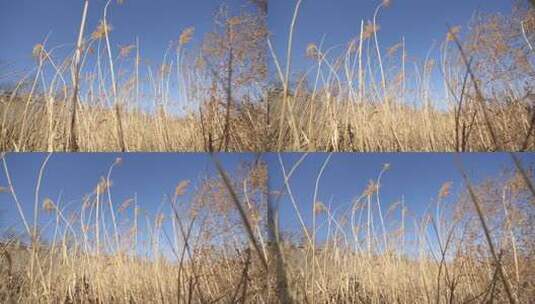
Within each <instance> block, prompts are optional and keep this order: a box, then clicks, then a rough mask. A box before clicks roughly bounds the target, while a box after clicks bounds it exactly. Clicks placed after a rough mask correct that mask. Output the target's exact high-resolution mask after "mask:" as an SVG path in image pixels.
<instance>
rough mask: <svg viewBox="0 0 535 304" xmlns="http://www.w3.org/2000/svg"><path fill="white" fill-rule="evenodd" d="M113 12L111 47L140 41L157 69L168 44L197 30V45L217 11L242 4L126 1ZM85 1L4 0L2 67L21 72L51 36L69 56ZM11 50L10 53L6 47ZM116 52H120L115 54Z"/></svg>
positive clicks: (96, 13) (92, 14)
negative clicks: (185, 31)
mask: <svg viewBox="0 0 535 304" xmlns="http://www.w3.org/2000/svg"><path fill="white" fill-rule="evenodd" d="M115 2H116V1H115V0H114V4H113V5H112V6H111V7H110V9H109V20H110V23H111V25H112V26H113V29H114V30H113V32H112V34H111V39H112V46H114V47H117V46H118V45H128V44H132V43H134V42H135V40H136V37H139V40H140V45H141V47H140V49H141V52H142V53H141V55H142V57H143V58H147V59H150V60H151V61H153V62H155V63H158V62H161V58H162V57H163V54H164V52H165V50H166V48H167V46H168V44H169V41H171V40H175V41H176V39H178V36H179V35H180V32H181V31H182V30H183V29H185V28H187V27H190V26H193V27H195V28H196V34H195V36H194V40H193V42H194V43H198V42H199V41H200V40H201V39H202V36H203V35H204V33H206V32H207V31H209V30H211V29H212V27H213V22H212V19H213V15H214V13H215V12H216V9H217V8H218V7H219V6H220V5H221V4H222V3H227V4H228V5H229V7H231V8H238V7H240V6H241V5H242V4H243V0H225V1H223V0H210V1H208V0H201V1H187V0H150V1H142V0H126V1H124V4H122V5H117V4H115ZM105 3H106V1H105V0H91V1H90V6H89V16H88V24H87V29H86V30H87V33H88V34H90V33H91V32H92V31H93V30H94V29H95V28H96V26H97V24H98V22H99V20H100V19H101V18H102V11H103V8H104V5H105ZM82 4H83V1H82V0H47V1H36V0H16V1H11V0H2V1H0V37H1V38H0V39H1V41H2V42H1V44H2V46H4V47H2V48H1V49H0V62H10V63H13V64H16V65H17V66H18V67H19V68H22V67H27V66H28V64H31V63H32V60H31V53H32V49H33V46H34V45H35V44H36V43H39V42H42V41H43V40H44V39H45V37H47V35H48V37H49V38H48V43H47V46H49V47H55V46H59V45H63V44H69V45H68V48H67V49H68V50H69V51H71V50H72V48H73V46H74V43H75V41H76V38H77V35H78V28H79V26H80V19H81V14H82ZM6 46H9V47H6ZM115 50H116V51H117V49H115Z"/></svg>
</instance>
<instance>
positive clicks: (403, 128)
mask: <svg viewBox="0 0 535 304" xmlns="http://www.w3.org/2000/svg"><path fill="white" fill-rule="evenodd" d="M296 3H297V5H296V8H295V16H294V19H293V20H292V22H291V23H290V36H289V39H288V45H287V50H288V54H289V55H290V56H287V58H292V57H297V56H299V57H302V56H306V57H307V58H308V61H307V62H308V63H309V66H307V67H305V70H304V71H300V70H294V69H293V66H292V64H291V61H290V60H287V61H286V62H281V60H279V57H280V56H278V55H280V54H276V53H275V52H274V51H273V46H272V44H271V38H270V37H271V36H270V33H269V29H267V23H266V12H265V11H264V10H263V6H255V5H253V4H251V6H250V9H249V10H248V11H246V12H244V13H241V14H239V15H236V16H233V15H229V14H228V12H226V11H222V12H221V13H220V14H216V17H215V21H214V22H217V23H216V24H218V26H219V27H216V29H215V30H214V31H213V32H211V33H208V34H206V35H205V36H204V37H202V44H201V46H200V47H198V48H193V47H192V48H191V49H189V48H188V43H189V42H190V40H191V39H192V37H193V36H194V35H195V32H194V29H193V28H187V29H185V30H184V31H183V32H182V33H181V34H180V35H179V36H178V38H177V39H176V41H174V44H173V45H171V46H170V47H169V49H167V50H165V56H164V59H163V61H162V62H161V63H159V64H157V65H154V64H153V65H147V64H145V63H144V61H143V54H142V53H141V52H140V49H139V47H140V46H139V42H136V43H134V44H132V45H128V46H122V47H120V48H118V49H116V48H114V47H111V46H110V45H113V44H112V43H111V42H110V40H111V39H112V38H113V31H112V29H113V27H112V26H109V25H107V23H106V22H110V21H109V20H107V19H106V18H105V19H104V21H103V22H101V24H100V25H99V26H98V27H97V28H96V29H94V30H93V32H91V34H88V32H90V30H91V29H86V31H85V32H84V31H80V39H79V41H78V44H77V45H79V48H78V49H75V50H74V51H73V52H72V54H71V55H72V57H71V56H67V57H66V58H63V57H60V56H59V55H56V50H55V48H54V47H49V46H47V45H43V44H41V43H38V44H36V46H35V48H34V52H33V56H34V60H35V63H36V67H35V69H34V70H33V71H30V72H28V73H27V74H24V75H23V76H21V79H20V81H17V82H16V85H14V86H13V87H11V88H9V90H7V91H6V92H5V93H4V94H3V95H2V96H1V97H0V114H2V116H1V117H2V118H1V123H0V134H1V135H2V136H1V137H0V147H1V148H2V150H4V151H256V152H262V151H361V152H366V151H377V152H378V151H392V152H397V151H400V152H401V151H459V152H462V151H465V152H468V151H533V150H534V148H535V137H534V136H533V132H534V127H533V125H534V122H535V111H534V110H533V103H534V98H535V95H534V93H533V88H534V82H533V79H535V77H533V76H534V73H535V72H534V58H535V55H534V54H535V52H534V50H533V46H532V43H531V42H530V41H531V40H532V38H533V36H534V35H535V21H534V20H535V17H534V9H533V8H531V7H530V6H528V5H527V4H526V5H521V4H518V5H515V8H514V9H513V11H512V12H510V13H506V14H495V15H484V14H476V16H475V17H474V18H473V20H471V21H470V22H467V24H464V25H457V26H452V27H451V28H450V29H449V31H446V30H445V32H444V33H437V39H439V41H440V44H439V45H438V46H435V49H434V51H435V53H439V55H437V56H436V57H434V58H425V60H423V59H422V60H420V59H414V58H412V57H410V54H408V53H407V51H406V49H407V46H406V43H405V41H404V40H401V41H400V42H399V43H397V44H395V45H393V46H385V45H381V43H380V36H381V29H380V19H381V12H382V11H383V10H387V9H395V8H391V7H389V6H390V1H384V2H382V3H380V4H379V6H378V7H377V9H376V10H375V13H374V14H373V18H372V19H371V20H370V21H364V20H363V21H362V23H361V28H360V32H356V33H355V38H354V39H352V40H350V41H348V42H347V43H346V44H345V45H344V48H343V49H342V50H341V51H340V50H339V51H337V52H334V51H332V50H331V48H329V47H328V46H323V45H321V44H320V45H317V44H316V43H314V42H311V43H310V45H309V46H308V48H307V50H306V54H297V53H295V51H294V50H293V45H292V38H293V36H292V35H293V30H294V28H296V27H298V26H299V22H298V15H299V14H306V11H303V12H301V11H300V9H301V7H300V5H301V3H302V1H297V2H296ZM107 4H108V5H110V2H108V3H107ZM111 4H113V3H111ZM108 5H107V6H106V9H110V10H111V9H120V6H114V5H110V6H109V7H108ZM105 16H106V15H105ZM82 25H83V22H82ZM231 38H232V39H231ZM229 39H230V42H231V43H229ZM337 49H340V48H339V47H338V48H337ZM76 50H79V51H76ZM384 50H386V51H384ZM112 53H119V55H118V56H115V55H113V54H112ZM229 54H239V56H230V55H229ZM95 56H96V57H95ZM114 56H115V57H114ZM222 66H223V67H224V68H221V67H222ZM268 67H271V68H272V70H273V71H275V72H274V73H275V74H274V75H268V74H267V71H268V70H269V69H268ZM73 69H74V72H73ZM45 71H47V72H46V73H45ZM51 75H52V76H51ZM214 75H216V76H214ZM437 75H438V76H437Z"/></svg>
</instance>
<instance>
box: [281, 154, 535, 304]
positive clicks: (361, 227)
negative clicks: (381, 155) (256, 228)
mask: <svg viewBox="0 0 535 304" xmlns="http://www.w3.org/2000/svg"><path fill="white" fill-rule="evenodd" d="M327 161H328V160H326V162H325V163H324V164H327ZM295 168H296V167H293V169H292V172H293V170H294V169H295ZM387 170H389V166H387V165H386V166H385V167H384V168H383V170H382V171H381V173H380V174H379V177H377V178H376V179H373V180H371V181H370V184H369V186H368V187H367V188H366V189H364V191H363V192H362V194H360V195H357V197H356V198H355V199H352V200H351V202H347V203H345V204H344V203H342V204H340V203H338V204H337V203H336V202H331V203H330V204H329V206H327V205H325V204H323V203H322V202H321V201H320V199H319V198H317V201H316V202H314V203H313V204H312V203H311V204H310V205H299V206H298V207H296V205H294V210H293V211H288V212H290V213H292V214H293V215H286V216H284V218H286V219H288V218H290V217H289V216H291V217H293V218H295V220H296V221H297V220H298V222H299V226H300V228H298V229H297V230H292V231H288V230H286V229H285V227H286V224H287V223H286V222H281V223H280V224H279V225H280V229H281V231H283V232H284V234H283V235H284V236H285V237H284V238H282V239H281V241H280V242H279V243H278V248H279V251H280V253H281V255H282V260H283V262H282V264H280V266H278V267H274V268H273V269H274V270H276V271H278V272H279V273H280V274H281V275H280V276H279V280H280V282H283V283H284V284H281V285H280V286H285V285H286V286H288V287H287V291H288V294H289V297H290V298H292V299H293V301H295V302H296V303H489V302H494V303H530V302H531V301H532V299H533V297H534V296H535V285H534V283H533V278H534V277H535V268H534V267H533V263H534V262H535V260H534V253H535V238H534V236H533V231H534V229H535V225H534V221H533V219H534V218H535V193H534V192H533V189H530V186H529V184H528V183H526V179H525V178H524V174H525V173H526V171H522V172H524V173H522V172H521V171H519V170H518V171H517V170H509V169H505V170H504V171H503V173H502V174H499V175H498V176H492V177H488V178H486V179H484V180H483V181H481V182H479V183H478V184H472V183H471V182H470V181H469V179H467V180H466V183H467V184H466V186H462V188H461V189H459V190H460V191H459V192H458V193H457V194H453V191H452V188H451V186H452V185H451V183H449V182H446V183H444V185H443V186H442V187H441V189H440V190H439V191H438V194H437V196H436V198H434V199H432V200H431V202H430V203H429V206H428V207H427V208H426V210H424V211H423V214H419V213H414V212H413V211H412V210H410V209H408V208H407V202H406V201H405V200H404V199H401V200H400V201H397V202H393V203H391V204H387V203H386V202H384V201H383V200H381V199H380V197H381V191H382V190H381V189H384V188H386V187H388V184H382V183H381V176H382V175H383V174H388V172H387ZM461 170H462V169H461ZM522 170H523V169H522ZM529 172H531V171H529ZM528 174H529V173H528ZM320 176H321V173H319V175H318V177H317V181H318V180H319V179H320ZM529 176H531V177H530V179H529V181H530V182H529V183H531V185H532V184H533V182H532V172H531V174H529ZM285 184H286V187H289V189H290V190H288V191H286V195H288V198H289V201H290V202H291V201H292V194H291V193H292V192H293V191H291V188H292V187H291V183H288V182H285ZM531 187H532V186H531ZM316 191H318V185H316V188H315V189H314V193H316ZM456 192H457V191H456ZM401 197H402V196H401ZM314 199H316V197H315V198H314ZM474 199H475V200H474ZM292 204H294V203H292ZM475 206H477V208H475ZM307 214H308V215H307ZM310 216H312V219H311V218H310ZM306 217H308V218H306ZM281 218H283V217H282V216H281ZM301 219H305V221H306V222H307V223H312V224H307V225H305V224H304V222H303V220H301ZM482 223H484V227H483V226H482ZM486 235H489V239H487V238H486ZM502 272H503V276H502Z"/></svg>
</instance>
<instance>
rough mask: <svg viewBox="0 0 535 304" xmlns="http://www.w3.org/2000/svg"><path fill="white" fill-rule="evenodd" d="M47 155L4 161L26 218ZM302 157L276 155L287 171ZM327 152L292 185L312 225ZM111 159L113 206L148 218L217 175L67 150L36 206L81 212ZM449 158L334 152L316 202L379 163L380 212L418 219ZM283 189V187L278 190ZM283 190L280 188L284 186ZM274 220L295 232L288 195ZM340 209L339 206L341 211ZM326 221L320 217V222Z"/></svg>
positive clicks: (206, 168)
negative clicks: (183, 187)
mask: <svg viewBox="0 0 535 304" xmlns="http://www.w3.org/2000/svg"><path fill="white" fill-rule="evenodd" d="M46 155H47V154H44V153H14V154H8V155H7V156H6V157H7V158H6V160H7V164H8V169H9V171H10V174H11V178H12V182H13V184H14V187H15V190H16V193H17V195H18V198H19V200H20V202H21V204H22V206H23V211H24V213H25V216H26V217H27V218H28V219H32V217H33V204H34V198H35V197H34V191H35V186H36V182H37V177H38V172H39V168H40V166H41V164H42V162H43V161H44V159H45V157H46ZM302 155H303V154H300V153H285V154H281V157H282V160H283V162H284V164H285V167H286V170H287V171H288V170H290V168H291V167H292V165H293V164H294V163H295V161H297V160H298V159H299V158H300V157H301V156H302ZM257 156H258V155H256V154H247V153H246V154H239V153H230V154H219V158H220V159H221V162H222V164H223V166H224V167H225V168H226V170H227V171H228V172H229V173H230V174H232V172H234V170H235V169H237V167H238V165H239V163H240V162H242V161H244V160H248V161H252V160H254V159H255V158H256V157H257ZM327 156H328V154H325V153H312V154H309V155H308V156H307V157H306V158H305V160H304V161H303V163H302V164H301V165H300V166H299V167H298V168H297V170H296V171H295V174H294V175H293V177H292V178H291V180H290V185H291V187H292V191H293V194H294V196H295V199H296V202H297V204H298V208H299V209H300V210H302V211H303V217H304V221H305V223H306V224H307V225H310V224H311V215H312V213H311V205H312V198H313V191H314V183H315V181H316V176H317V174H318V173H319V169H320V167H321V165H322V163H323V161H324V160H325V159H326V157H327ZM117 157H121V158H122V163H121V165H119V166H116V167H115V168H114V171H113V173H112V176H111V180H112V181H113V186H112V188H111V189H112V197H113V201H114V204H115V205H119V204H120V203H121V202H124V201H125V200H127V199H130V198H133V197H134V195H136V196H137V200H138V204H139V207H141V208H143V209H144V210H146V211H147V212H148V213H149V214H151V215H152V216H154V215H156V214H157V213H158V210H159V209H158V208H160V206H161V205H162V202H163V198H164V196H165V195H170V194H172V193H173V192H174V189H175V187H176V185H177V184H178V183H179V182H180V181H183V180H190V181H191V182H192V184H191V185H190V191H188V193H187V194H186V196H185V197H184V198H183V200H184V201H186V200H188V199H190V198H191V195H192V193H193V190H194V189H195V187H196V182H197V181H199V179H200V178H202V177H205V176H207V175H208V176H214V175H215V174H216V171H215V168H214V164H213V161H212V159H211V158H210V156H209V155H208V154H203V153H180V154H174V153H150V154H146V153H130V154H117V153H90V154H86V153H66V154H62V153H59V154H53V155H52V156H51V158H50V159H49V162H48V164H47V167H46V170H45V172H44V175H43V180H42V184H41V190H40V193H39V204H40V205H41V204H42V202H43V200H44V199H45V198H50V199H52V200H53V201H55V202H56V203H57V202H58V197H60V195H61V205H63V206H65V205H66V204H69V205H70V206H73V207H76V206H77V207H78V208H75V209H76V210H79V206H80V204H81V203H82V198H83V196H84V195H85V194H88V193H91V192H92V191H93V190H94V188H95V186H96V184H97V182H98V181H99V179H100V177H101V176H105V175H106V174H107V172H108V169H109V167H110V166H111V164H113V162H114V161H115V160H116V158H117ZM262 157H263V159H264V160H265V161H266V163H267V164H268V168H269V174H270V179H269V183H270V185H269V187H270V189H271V190H280V189H281V188H282V186H283V184H282V182H283V180H282V173H281V167H280V164H279V160H278V154H274V153H267V154H264V155H263V156H262ZM455 157H456V155H455V154H434V153H423V154H418V153H383V154H381V153H365V154H362V153H335V154H333V155H332V156H331V159H330V162H329V163H328V165H327V167H326V169H325V171H324V175H323V176H322V178H321V180H320V184H319V192H318V200H319V201H321V202H323V203H325V204H327V205H329V204H330V205H331V208H332V209H336V208H339V209H338V210H343V209H344V208H346V207H347V206H348V204H349V203H350V202H351V200H352V199H355V198H357V197H358V196H359V195H360V194H361V193H362V192H363V190H364V189H365V188H366V186H367V184H368V182H369V180H371V179H376V178H377V176H378V174H379V172H380V171H381V169H382V168H383V165H384V164H385V163H388V164H390V169H389V170H388V171H387V172H386V173H385V174H384V175H383V177H382V183H381V184H382V187H381V201H382V204H383V206H384V209H385V210H386V209H387V208H388V206H390V205H391V204H392V203H394V202H396V201H398V200H400V199H401V198H402V197H403V198H404V199H405V203H406V207H407V208H408V209H409V210H410V211H411V212H412V213H414V214H415V215H422V213H423V212H424V210H426V208H428V206H429V205H430V203H432V202H433V200H435V199H436V197H437V193H438V191H439V189H440V187H441V186H442V185H443V184H444V183H445V182H452V183H453V185H452V197H451V199H454V197H455V194H456V193H458V192H459V190H460V188H461V187H462V185H463V181H462V179H461V176H460V173H459V171H458V169H457V166H456V164H455V162H454V159H455ZM520 157H521V159H522V161H523V164H524V167H526V168H527V167H530V166H531V168H533V166H534V165H535V155H534V154H522V155H521V156H520ZM461 159H462V162H463V164H464V166H465V168H466V169H467V172H468V174H469V175H470V178H471V179H472V181H473V182H475V183H477V182H478V181H482V180H483V179H484V178H486V177H492V176H496V175H497V174H499V173H500V172H501V170H502V169H504V168H512V167H513V164H512V161H511V158H510V155H509V154H507V153H486V154H484V153H483V154H481V153H473V154H463V155H462V156H461ZM0 186H3V187H6V186H7V180H6V176H5V173H4V170H3V167H2V170H1V171H0ZM282 189H283V188H282ZM283 190H284V189H283ZM279 204H280V205H279V206H280V210H279V212H280V223H281V227H282V228H283V230H286V231H296V230H297V229H298V228H299V225H298V222H297V220H296V217H295V212H294V211H293V207H291V205H290V201H289V200H288V198H287V197H283V198H282V199H281V200H280V202H279ZM340 208H341V209H340ZM50 219H51V217H50V216H47V215H43V216H42V218H41V221H40V224H41V225H43V224H46V223H47V222H49V221H50ZM323 220H324V218H322V219H320V221H323ZM8 228H14V229H15V230H17V231H19V232H22V231H23V229H24V226H23V225H22V223H21V220H20V217H19V215H18V213H17V211H16V209H15V204H14V201H13V199H12V198H11V196H10V194H9V193H6V192H3V193H0V232H1V233H3V232H4V231H5V230H6V229H8Z"/></svg>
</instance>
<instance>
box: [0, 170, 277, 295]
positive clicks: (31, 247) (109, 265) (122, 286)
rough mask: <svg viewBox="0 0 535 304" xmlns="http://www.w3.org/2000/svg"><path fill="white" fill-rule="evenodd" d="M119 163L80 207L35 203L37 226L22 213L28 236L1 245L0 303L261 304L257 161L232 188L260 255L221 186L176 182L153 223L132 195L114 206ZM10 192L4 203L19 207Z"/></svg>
mask: <svg viewBox="0 0 535 304" xmlns="http://www.w3.org/2000/svg"><path fill="white" fill-rule="evenodd" d="M120 162H121V161H120V160H118V161H117V162H115V163H114V164H113V165H112V166H111V167H110V170H109V172H110V173H109V174H108V176H107V177H104V178H102V179H101V181H100V182H98V184H97V185H96V186H95V189H94V190H93V191H92V192H89V193H87V195H85V196H84V197H83V198H82V200H81V202H76V203H74V205H73V204H72V203H70V204H69V203H64V202H62V201H61V200H59V201H53V200H51V199H48V198H46V199H42V198H39V197H38V198H36V204H38V205H36V206H37V209H36V210H37V216H36V220H35V221H32V220H31V219H30V218H31V216H30V215H28V214H23V213H20V216H21V221H22V222H23V223H25V227H27V231H26V232H27V233H21V234H20V236H19V238H18V239H19V241H17V238H10V239H8V240H5V241H3V242H2V243H1V244H0V246H1V247H0V250H1V258H0V261H1V263H0V265H1V268H0V271H1V272H0V302H2V303H171V302H173V303H175V302H178V303H265V299H266V298H267V296H268V292H269V291H268V290H269V289H268V288H267V286H268V285H267V284H268V281H267V275H266V269H265V266H264V265H263V263H262V261H263V260H265V256H264V253H263V252H264V251H265V250H266V249H265V246H266V244H265V241H264V238H265V236H264V235H263V233H264V232H263V229H262V228H261V227H262V225H263V219H262V217H261V216H260V214H261V213H262V212H263V211H262V210H263V208H265V195H264V191H265V189H266V185H265V182H266V181H265V178H266V175H265V167H264V165H263V164H262V162H258V163H256V165H255V164H247V163H243V165H241V166H240V167H239V168H237V169H236V174H235V175H233V176H232V178H231V179H230V181H229V183H230V185H231V186H232V187H233V188H234V189H235V191H236V193H235V194H236V197H237V199H239V200H240V205H241V204H243V206H244V207H243V208H244V210H245V213H244V216H245V222H247V223H248V225H249V227H251V229H252V234H253V235H252V239H254V241H255V242H256V243H258V244H259V246H261V249H260V250H261V252H260V253H261V254H262V255H258V254H257V253H258V252H256V251H255V249H254V247H253V246H252V245H250V244H252V242H251V241H250V239H249V237H248V236H247V232H246V230H245V228H244V224H243V223H244V222H243V221H242V219H241V218H240V215H239V212H238V210H237V207H236V206H235V205H234V202H233V201H232V198H231V196H230V194H229V192H228V189H227V186H226V184H225V183H224V182H223V181H222V179H221V178H220V177H217V176H213V177H210V176H208V177H206V178H203V179H201V180H200V182H199V183H198V184H197V185H194V186H193V185H192V186H190V183H189V181H182V182H179V183H178V184H177V187H176V189H174V190H173V192H172V193H173V194H171V195H169V196H168V199H167V201H165V202H163V203H162V204H161V205H160V206H159V207H158V206H156V207H158V208H157V213H156V214H154V212H155V211H154V210H155V209H154V208H153V207H151V208H148V206H147V205H146V204H147V203H145V202H141V201H138V200H137V197H136V196H134V197H132V198H131V199H127V200H126V201H124V202H116V201H115V200H113V198H112V197H113V192H114V191H115V190H114V189H115V187H121V185H114V184H113V182H112V179H111V177H110V176H111V175H112V174H113V170H120V168H117V166H119V165H120ZM4 166H5V168H4V169H5V171H6V174H7V173H8V172H9V170H8V166H7V162H5V163H4ZM42 168H43V169H42V170H41V172H40V173H39V174H38V178H39V179H41V177H42V175H43V172H44V171H45V170H46V162H44V163H43V166H42ZM9 184H10V186H9V187H8V188H7V191H6V193H4V194H3V195H12V197H13V201H14V203H13V204H14V205H15V206H21V204H22V203H21V202H19V201H18V200H17V199H16V197H17V195H16V192H14V191H13V189H14V187H12V185H11V182H9ZM193 187H195V188H193ZM192 188H193V189H192ZM36 193H39V185H37V188H36ZM186 195H187V196H186ZM186 197H191V198H190V199H189V198H188V199H186ZM77 204H78V205H77ZM35 222H37V223H40V224H41V225H40V226H39V227H38V228H37V229H34V228H33V227H36V226H35V225H33V224H32V223H35ZM20 239H22V241H20ZM25 244H27V245H25Z"/></svg>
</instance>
